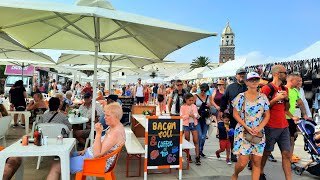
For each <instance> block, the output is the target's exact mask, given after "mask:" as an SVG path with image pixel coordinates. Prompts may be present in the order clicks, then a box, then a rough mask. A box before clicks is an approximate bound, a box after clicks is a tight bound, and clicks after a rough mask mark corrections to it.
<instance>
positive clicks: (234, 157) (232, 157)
mask: <svg viewBox="0 0 320 180" xmlns="http://www.w3.org/2000/svg"><path fill="white" fill-rule="evenodd" d="M231 161H232V162H238V159H237V156H236V155H234V154H231Z"/></svg>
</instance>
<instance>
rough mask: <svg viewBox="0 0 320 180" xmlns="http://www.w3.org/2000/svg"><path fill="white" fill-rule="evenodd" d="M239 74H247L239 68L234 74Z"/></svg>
mask: <svg viewBox="0 0 320 180" xmlns="http://www.w3.org/2000/svg"><path fill="white" fill-rule="evenodd" d="M241 73H247V71H246V70H245V69H244V68H239V69H238V70H237V72H236V74H241Z"/></svg>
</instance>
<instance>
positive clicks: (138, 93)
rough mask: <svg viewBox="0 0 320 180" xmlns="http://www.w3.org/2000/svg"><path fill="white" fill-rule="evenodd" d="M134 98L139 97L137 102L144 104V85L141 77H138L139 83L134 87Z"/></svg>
mask: <svg viewBox="0 0 320 180" xmlns="http://www.w3.org/2000/svg"><path fill="white" fill-rule="evenodd" d="M133 97H134V98H137V104H140V103H141V104H142V103H143V101H144V87H143V85H142V84H141V78H139V79H138V84H137V85H136V87H135V89H134V95H133Z"/></svg>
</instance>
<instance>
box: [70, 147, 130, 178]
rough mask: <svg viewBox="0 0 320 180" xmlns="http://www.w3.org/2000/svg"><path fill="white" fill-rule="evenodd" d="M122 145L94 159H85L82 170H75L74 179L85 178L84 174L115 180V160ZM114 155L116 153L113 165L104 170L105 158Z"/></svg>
mask: <svg viewBox="0 0 320 180" xmlns="http://www.w3.org/2000/svg"><path fill="white" fill-rule="evenodd" d="M123 145H124V144H123ZM123 145H121V146H120V147H119V148H118V149H116V150H115V151H113V152H112V153H110V154H108V155H106V156H103V157H100V158H94V159H85V160H84V163H83V170H82V172H77V174H76V180H85V179H86V176H94V177H104V179H107V180H116V176H115V174H114V169H115V167H116V165H117V161H118V158H119V156H120V152H121V149H122V147H123ZM114 155H116V159H115V161H114V162H113V165H112V166H111V167H110V169H109V170H108V172H105V168H106V162H107V160H108V159H109V158H111V157H112V156H114Z"/></svg>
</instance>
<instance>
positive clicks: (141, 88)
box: [136, 85, 143, 97]
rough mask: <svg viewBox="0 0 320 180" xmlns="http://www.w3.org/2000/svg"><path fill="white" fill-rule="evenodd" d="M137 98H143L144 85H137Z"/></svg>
mask: <svg viewBox="0 0 320 180" xmlns="http://www.w3.org/2000/svg"><path fill="white" fill-rule="evenodd" d="M136 96H137V97H143V86H142V85H140V86H139V85H137V92H136Z"/></svg>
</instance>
